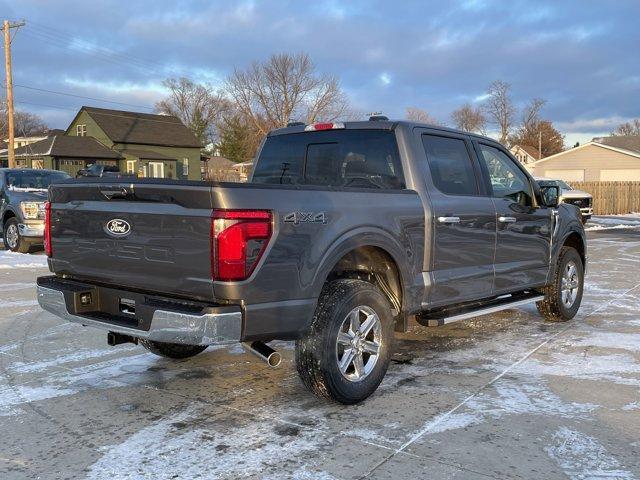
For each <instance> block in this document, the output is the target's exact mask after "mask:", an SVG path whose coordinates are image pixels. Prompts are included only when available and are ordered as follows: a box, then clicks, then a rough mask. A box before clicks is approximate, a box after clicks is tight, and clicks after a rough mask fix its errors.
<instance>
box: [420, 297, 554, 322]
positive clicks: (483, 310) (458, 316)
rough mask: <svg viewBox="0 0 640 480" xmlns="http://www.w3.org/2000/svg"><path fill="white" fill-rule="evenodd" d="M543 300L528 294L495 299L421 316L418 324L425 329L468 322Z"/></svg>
mask: <svg viewBox="0 0 640 480" xmlns="http://www.w3.org/2000/svg"><path fill="white" fill-rule="evenodd" d="M541 300H544V295H540V294H538V293H530V294H527V295H518V296H515V297H513V296H508V297H502V298H497V299H495V300H492V301H489V302H487V303H485V304H481V305H477V304H476V305H474V306H473V307H466V308H464V307H463V308H460V309H456V310H455V311H445V312H438V313H432V314H431V315H428V314H423V315H422V316H420V317H419V321H418V323H420V324H421V325H424V326H425V327H439V326H441V325H447V324H449V323H453V322H459V321H460V320H468V319H470V318H474V317H479V316H481V315H488V314H490V313H495V312H499V311H501V310H507V309H509V308H513V307H518V306H520V305H526V304H527V303H532V302H539V301H541Z"/></svg>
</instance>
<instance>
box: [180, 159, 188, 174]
mask: <svg viewBox="0 0 640 480" xmlns="http://www.w3.org/2000/svg"><path fill="white" fill-rule="evenodd" d="M182 175H184V176H185V177H188V176H189V159H188V158H183V159H182Z"/></svg>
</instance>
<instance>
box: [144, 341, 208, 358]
mask: <svg viewBox="0 0 640 480" xmlns="http://www.w3.org/2000/svg"><path fill="white" fill-rule="evenodd" d="M139 343H140V345H142V346H143V347H144V348H146V349H147V350H149V351H150V352H151V353H155V354H156V355H159V356H161V357H166V358H173V359H176V360H180V359H183V358H189V357H193V356H195V355H197V354H199V353H201V352H203V351H204V350H205V349H206V348H207V347H206V345H205V346H202V345H182V344H180V343H164V342H154V341H153V340H145V339H142V338H141V339H139Z"/></svg>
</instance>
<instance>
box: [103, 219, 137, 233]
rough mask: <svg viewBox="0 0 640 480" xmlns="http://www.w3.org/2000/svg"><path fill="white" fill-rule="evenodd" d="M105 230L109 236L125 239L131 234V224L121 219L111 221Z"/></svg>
mask: <svg viewBox="0 0 640 480" xmlns="http://www.w3.org/2000/svg"><path fill="white" fill-rule="evenodd" d="M105 229H106V231H107V233H108V234H110V235H113V236H116V237H124V236H127V235H129V233H131V225H129V222H127V221H126V220H122V219H120V218H114V219H113V220H109V221H108V222H107V225H106V226H105Z"/></svg>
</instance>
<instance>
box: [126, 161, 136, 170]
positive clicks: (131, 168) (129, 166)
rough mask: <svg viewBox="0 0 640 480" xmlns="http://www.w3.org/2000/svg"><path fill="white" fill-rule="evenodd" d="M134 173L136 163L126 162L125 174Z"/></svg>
mask: <svg viewBox="0 0 640 480" xmlns="http://www.w3.org/2000/svg"><path fill="white" fill-rule="evenodd" d="M135 172H136V161H135V160H127V173H135Z"/></svg>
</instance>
